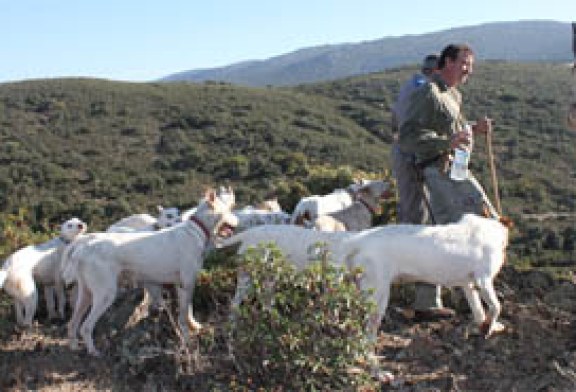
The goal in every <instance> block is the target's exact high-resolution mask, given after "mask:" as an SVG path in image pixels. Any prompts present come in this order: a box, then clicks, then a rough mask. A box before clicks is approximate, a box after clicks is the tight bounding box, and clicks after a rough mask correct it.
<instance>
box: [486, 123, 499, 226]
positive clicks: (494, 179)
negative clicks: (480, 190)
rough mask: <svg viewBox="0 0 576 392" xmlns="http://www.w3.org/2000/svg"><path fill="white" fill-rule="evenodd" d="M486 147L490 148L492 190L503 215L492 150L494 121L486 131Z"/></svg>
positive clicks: (497, 206)
mask: <svg viewBox="0 0 576 392" xmlns="http://www.w3.org/2000/svg"><path fill="white" fill-rule="evenodd" d="M486 147H487V149H488V163H489V164H490V175H491V176H492V190H493V191H494V202H495V203H496V211H497V212H498V214H499V215H502V206H501V205H500V193H499V191H498V177H497V176H496V164H495V162H494V152H493V151H492V121H489V122H488V130H487V131H486Z"/></svg>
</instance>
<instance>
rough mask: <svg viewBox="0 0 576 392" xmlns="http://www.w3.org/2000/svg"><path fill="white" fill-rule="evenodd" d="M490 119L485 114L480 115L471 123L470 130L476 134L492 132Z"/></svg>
mask: <svg viewBox="0 0 576 392" xmlns="http://www.w3.org/2000/svg"><path fill="white" fill-rule="evenodd" d="M492 123H493V121H492V119H491V118H488V117H486V116H484V117H482V118H481V119H480V120H478V121H476V124H474V125H472V131H473V132H474V133H476V134H482V135H483V134H486V133H488V132H492Z"/></svg>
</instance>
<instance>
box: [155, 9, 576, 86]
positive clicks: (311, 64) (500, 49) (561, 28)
mask: <svg viewBox="0 0 576 392" xmlns="http://www.w3.org/2000/svg"><path fill="white" fill-rule="evenodd" d="M502 37H506V39H504V40H503V39H502ZM570 40H571V27H570V24H569V23H567V22H557V21H549V20H525V21H516V22H490V23H484V24H478V25H471V26H462V27H455V28H451V29H446V30H439V31H436V32H431V33H424V34H412V35H403V36H389V37H384V38H380V39H376V40H369V41H361V42H359V43H341V44H326V45H320V46H314V47H308V48H301V49H297V50H295V51H293V52H289V53H285V54H280V55H278V56H273V57H270V58H268V59H264V60H246V61H242V62H239V63H233V64H230V65H227V66H223V67H217V68H204V69H196V70H190V71H182V72H178V73H174V74H171V75H168V76H166V77H164V78H162V79H160V81H163V82H172V81H190V82H202V81H208V80H211V81H222V82H228V83H233V84H240V85H247V86H260V87H261V86H266V85H276V86H290V85H298V84H303V83H314V82H321V81H329V80H335V79H341V78H345V77H349V76H357V75H363V74H369V73H372V72H380V71H383V70H386V69H390V68H395V67H400V66H406V65H413V64H416V63H419V62H420V60H421V59H422V57H424V56H425V55H426V54H428V53H430V52H434V51H437V52H439V51H440V50H441V49H442V47H444V46H445V45H446V44H447V43H450V42H467V43H469V44H470V45H471V46H472V47H473V48H474V50H475V51H476V52H477V58H478V59H479V60H505V61H521V62H534V61H548V62H561V61H570V60H571V56H572V53H571V41H570Z"/></svg>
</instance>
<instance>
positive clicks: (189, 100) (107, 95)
mask: <svg viewBox="0 0 576 392" xmlns="http://www.w3.org/2000/svg"><path fill="white" fill-rule="evenodd" d="M413 71H414V69H409V68H402V69H393V70H389V71H386V72H383V73H375V74H370V75H368V76H361V77H355V78H349V79H342V80H338V81H334V82H327V83H320V84H310V85H301V86H297V87H294V88H287V87H286V88H247V87H239V86H233V85H229V84H221V83H205V84H189V83H141V84H136V83H120V82H111V81H104V80H94V79H53V80H34V81H26V82H20V83H9V84H0V159H1V160H2V165H0V209H1V211H2V212H4V213H13V212H15V211H17V210H18V209H19V208H26V209H27V210H28V211H30V214H31V219H32V220H33V221H34V223H38V222H41V221H43V220H44V221H45V220H48V221H50V222H60V221H62V219H63V218H66V217H68V216H70V215H77V216H79V217H81V218H83V219H85V220H87V221H88V222H89V223H90V224H91V227H93V228H101V227H103V225H105V224H109V223H111V222H112V221H113V220H115V219H118V218H120V217H122V216H125V215H127V214H129V213H134V212H153V211H154V206H155V205H156V204H162V205H165V206H179V207H183V208H186V207H190V206H192V205H195V204H196V200H197V199H198V197H199V196H200V195H201V193H202V189H203V187H204V186H205V185H218V184H221V183H223V182H224V181H230V183H231V184H232V185H234V186H235V188H236V189H237V191H238V195H237V196H238V200H239V204H240V205H243V204H248V203H254V202H256V201H258V200H260V199H262V198H263V197H264V196H266V195H267V194H270V193H271V192H276V193H278V194H279V196H280V201H281V202H282V204H283V206H284V207H285V208H286V209H287V210H290V209H291V208H292V207H293V205H294V203H295V202H296V200H297V198H298V197H299V196H300V195H302V194H305V193H309V192H314V193H318V192H328V191H329V190H330V189H331V188H332V187H333V186H334V185H335V184H336V182H334V181H328V180H327V178H328V177H330V176H335V177H336V179H337V182H338V184H341V185H344V184H345V183H346V182H347V181H349V180H350V178H351V176H352V174H353V173H354V171H363V172H366V173H373V174H378V175H382V173H383V172H384V171H385V170H387V169H388V167H389V164H388V161H389V158H388V157H389V154H388V152H389V151H388V150H389V143H390V141H391V133H390V126H389V121H390V115H389V108H390V105H391V104H392V102H393V99H394V97H395V95H396V93H397V92H398V88H399V86H400V84H401V82H402V81H403V80H405V79H406V78H407V77H409V75H410V74H411V73H412V72H413ZM570 83H571V75H570V72H569V70H568V68H567V67H566V66H563V65H550V64H511V63H499V62H489V63H480V64H478V66H477V68H476V73H475V75H474V76H473V77H472V78H471V81H470V83H469V85H467V86H465V88H464V89H463V92H464V100H465V110H466V113H467V114H468V117H470V118H474V117H475V116H479V115H483V114H485V113H486V114H488V115H489V116H491V117H492V118H494V119H495V121H496V134H495V137H494V147H495V152H496V155H497V158H498V174H499V178H500V185H501V196H502V202H503V206H504V210H505V212H506V213H507V214H510V215H512V216H513V217H514V218H515V219H516V220H517V221H518V223H519V226H520V229H521V230H520V234H519V236H518V238H522V241H521V246H520V245H518V246H519V248H518V249H520V250H519V254H522V252H524V253H525V254H526V255H528V256H529V255H531V254H533V253H534V252H540V251H541V250H542V249H543V248H546V247H547V246H548V247H549V248H550V250H551V251H554V252H556V251H557V252H560V253H559V254H560V256H554V258H562V259H566V258H567V257H571V255H572V256H573V251H571V250H570V246H573V245H574V237H575V236H576V234H575V232H576V227H575V224H574V219H571V220H570V219H564V220H560V219H555V220H553V221H543V222H539V221H535V220H529V219H528V218H527V217H526V214H541V213H548V212H556V213H557V212H560V213H573V212H575V211H576V207H575V197H574V196H575V195H576V161H575V159H574V158H575V157H576V134H574V133H571V132H570V131H568V130H567V129H566V127H565V126H564V117H565V110H566V108H567V105H568V101H569V99H570V92H571V85H570ZM473 154H474V155H475V156H474V157H473V162H474V163H473V169H474V171H475V172H476V174H477V175H478V177H479V178H480V180H481V182H482V183H483V184H484V185H485V186H486V187H487V188H488V190H489V193H490V194H491V192H490V187H489V184H490V182H489V170H488V167H487V165H486V159H485V145H484V143H483V142H482V141H478V142H477V143H476V147H475V151H474V153H473ZM330 170H332V171H333V173H331V174H326V173H324V172H326V171H328V172H329V171H330ZM323 171H324V172H323ZM323 173H324V174H323ZM530 241H532V242H530ZM546 241H549V242H546ZM562 252H564V253H562ZM566 252H568V253H566Z"/></svg>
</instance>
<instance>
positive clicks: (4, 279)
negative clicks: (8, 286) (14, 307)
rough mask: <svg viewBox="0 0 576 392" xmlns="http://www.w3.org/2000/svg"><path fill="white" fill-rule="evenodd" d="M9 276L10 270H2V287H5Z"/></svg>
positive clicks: (0, 286) (0, 280) (0, 277)
mask: <svg viewBox="0 0 576 392" xmlns="http://www.w3.org/2000/svg"><path fill="white" fill-rule="evenodd" d="M7 277H8V272H7V271H6V270H0V289H1V288H2V287H4V282H5V281H6V278H7Z"/></svg>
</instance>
